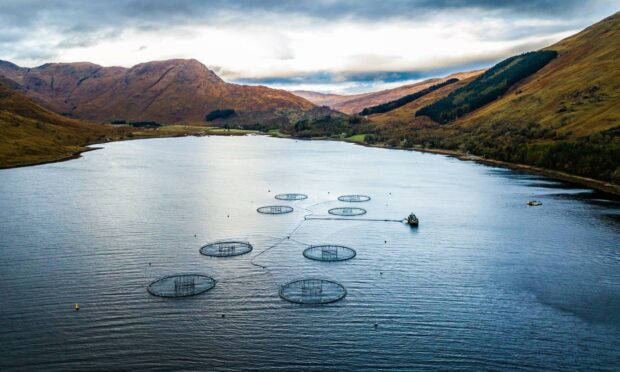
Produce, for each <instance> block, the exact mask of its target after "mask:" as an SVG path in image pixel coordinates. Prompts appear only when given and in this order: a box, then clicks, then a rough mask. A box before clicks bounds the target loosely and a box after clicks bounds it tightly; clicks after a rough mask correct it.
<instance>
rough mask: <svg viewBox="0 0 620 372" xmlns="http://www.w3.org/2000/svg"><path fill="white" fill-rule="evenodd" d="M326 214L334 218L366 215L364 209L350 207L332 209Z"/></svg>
mask: <svg viewBox="0 0 620 372" xmlns="http://www.w3.org/2000/svg"><path fill="white" fill-rule="evenodd" d="M327 212H329V214H333V215H335V216H361V215H363V214H366V210H365V209H364V208H351V207H340V208H332V209H330V210H329V211H327Z"/></svg>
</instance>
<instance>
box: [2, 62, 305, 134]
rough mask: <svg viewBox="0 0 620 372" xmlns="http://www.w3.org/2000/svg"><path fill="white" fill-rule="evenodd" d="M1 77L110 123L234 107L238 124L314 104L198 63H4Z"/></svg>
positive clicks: (190, 118) (58, 108)
mask: <svg viewBox="0 0 620 372" xmlns="http://www.w3.org/2000/svg"><path fill="white" fill-rule="evenodd" d="M0 75H3V76H6V77H7V78H9V79H11V80H13V81H15V82H17V83H18V84H20V85H21V86H22V87H23V89H24V92H25V94H26V95H27V96H29V97H31V98H32V99H34V100H35V101H37V102H38V103H39V104H41V105H43V106H44V107H46V108H48V109H50V110H52V111H55V112H58V113H62V114H63V115H66V116H70V117H74V118H79V119H84V120H89V121H93V122H99V123H106V122H110V121H111V120H127V121H141V120H152V121H157V122H161V123H179V122H194V123H195V122H204V120H205V116H206V115H207V114H209V113H210V112H211V111H214V110H216V109H233V110H235V112H236V113H237V114H238V120H242V119H244V118H247V120H249V121H251V120H255V118H256V117H260V118H261V120H262V121H265V122H269V121H270V120H279V119H282V118H285V119H288V118H289V116H291V115H295V114H301V113H303V112H305V111H307V110H309V109H311V108H312V107H314V105H313V104H312V103H310V102H309V101H307V100H305V99H303V98H301V97H298V96H295V95H293V94H291V93H289V92H286V91H283V90H277V89H271V88H267V87H263V86H244V85H237V84H229V83H226V82H224V81H223V80H222V79H220V78H219V77H218V76H217V75H216V74H215V73H214V72H213V71H211V70H209V69H208V68H207V67H206V66H204V65H203V64H201V63H200V62H198V61H196V60H193V59H192V60H180V59H174V60H167V61H155V62H148V63H143V64H139V65H136V66H133V67H131V68H122V67H102V66H99V65H96V64H92V63H49V64H44V65H42V66H39V67H35V68H23V67H19V66H16V65H14V64H12V63H10V62H4V61H0Z"/></svg>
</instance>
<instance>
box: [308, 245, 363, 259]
mask: <svg viewBox="0 0 620 372" xmlns="http://www.w3.org/2000/svg"><path fill="white" fill-rule="evenodd" d="M356 254H357V252H355V250H354V249H352V248H349V247H345V246H342V245H313V246H311V247H309V248H306V249H305V250H304V257H306V258H309V259H311V260H316V261H346V260H350V259H352V258H353V257H355V255H356Z"/></svg>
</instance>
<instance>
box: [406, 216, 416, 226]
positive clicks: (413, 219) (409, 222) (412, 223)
mask: <svg viewBox="0 0 620 372" xmlns="http://www.w3.org/2000/svg"><path fill="white" fill-rule="evenodd" d="M418 224H419V221H418V217H416V215H415V214H413V213H411V214H410V215H409V216H407V225H409V226H416V227H417V226H418Z"/></svg>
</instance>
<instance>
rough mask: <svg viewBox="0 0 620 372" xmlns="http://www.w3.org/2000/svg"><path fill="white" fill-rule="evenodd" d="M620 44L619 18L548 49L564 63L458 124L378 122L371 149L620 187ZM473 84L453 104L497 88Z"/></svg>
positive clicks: (556, 63)
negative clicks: (440, 154)
mask: <svg viewBox="0 0 620 372" xmlns="http://www.w3.org/2000/svg"><path fill="white" fill-rule="evenodd" d="M619 40H620V12H619V13H616V14H614V15H612V16H610V17H608V18H606V19H604V20H602V21H601V22H598V23H596V24H594V25H592V26H590V27H588V28H586V29H585V30H583V31H581V32H579V33H578V34H576V35H574V36H572V37H569V38H566V39H564V40H562V41H560V42H558V43H556V44H554V45H552V46H550V47H548V48H546V50H551V51H557V53H558V55H557V57H555V58H554V59H552V60H551V61H550V62H549V63H548V64H546V65H545V66H544V67H542V68H540V69H539V70H537V71H536V72H534V73H532V74H531V75H530V76H527V77H525V78H523V80H521V81H518V82H517V83H515V84H513V85H512V86H511V87H510V88H509V89H508V91H506V92H505V93H504V94H503V95H501V96H499V97H498V98H496V99H495V100H492V101H490V102H489V103H487V104H486V105H484V106H482V107H480V108H478V109H476V110H474V111H472V112H469V113H467V114H466V115H464V116H462V117H461V118H459V119H457V120H456V121H452V122H449V123H446V124H439V123H436V122H434V121H433V120H431V119H430V118H429V117H424V116H422V117H416V118H412V119H410V120H409V121H405V122H404V123H400V124H399V122H398V120H399V119H400V118H394V116H395V115H396V114H397V113H398V110H394V112H392V113H391V115H392V116H389V115H388V116H381V115H378V116H377V117H374V118H373V117H371V123H370V124H368V125H366V126H365V128H363V129H364V130H365V133H370V134H372V135H373V136H371V142H372V143H386V144H389V145H390V146H394V147H397V146H404V147H413V146H420V147H424V148H427V149H429V148H430V149H441V150H451V151H456V152H459V153H469V154H473V155H477V156H480V157H483V158H486V159H494V160H497V161H502V162H509V163H514V164H525V165H528V166H534V167H537V168H539V169H540V168H544V169H551V170H554V171H559V172H564V173H567V174H572V175H577V176H580V177H589V178H592V179H596V180H602V181H607V182H609V181H611V182H613V183H615V184H616V185H620V42H619ZM529 55H530V56H536V54H531V53H530V54H529ZM538 55H539V56H540V55H541V54H540V53H539V54H538ZM519 57H521V56H519ZM517 58H518V57H517ZM502 63H503V62H501V63H500V64H498V65H496V66H502ZM494 68H495V67H494ZM507 71H508V70H501V69H500V70H498V72H497V74H498V76H500V77H501V74H505V76H504V78H505V80H501V79H499V78H496V79H495V80H488V81H489V83H488V84H493V81H498V82H501V81H508V80H507V79H508V76H507V75H508V74H509V73H510V72H507ZM467 86H468V87H469V90H468V91H467V92H466V93H463V92H461V93H462V94H461V95H457V96H455V97H457V98H456V99H458V98H460V99H461V101H460V102H456V101H455V100H452V101H450V100H448V101H446V102H452V103H455V102H456V103H457V104H463V103H467V102H468V101H463V100H465V99H467V100H469V102H474V100H475V99H482V98H481V97H484V96H485V94H487V93H486V92H487V91H489V89H491V90H492V89H495V88H496V87H495V86H492V85H485V83H479V84H470V85H467ZM446 94H447V93H446ZM463 94H466V96H463ZM462 97H465V98H462ZM419 103H421V102H419ZM419 103H418V104H419ZM429 103H430V102H429ZM413 104H416V103H415V102H413ZM431 107H432V106H431ZM437 107H442V108H444V109H448V110H453V109H454V107H455V106H452V107H451V106H450V105H448V104H444V105H440V106H438V105H435V106H434V108H435V109H437ZM404 108H405V107H403V108H401V109H404ZM408 110H409V113H408V114H410V113H411V112H413V111H417V110H414V108H411V107H410V108H408ZM388 114H389V113H388ZM402 116H403V117H404V116H405V115H402ZM386 123H387V124H386ZM367 142H369V141H367ZM579 182H581V181H579ZM606 190H609V188H606Z"/></svg>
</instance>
